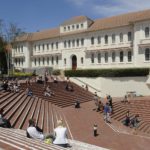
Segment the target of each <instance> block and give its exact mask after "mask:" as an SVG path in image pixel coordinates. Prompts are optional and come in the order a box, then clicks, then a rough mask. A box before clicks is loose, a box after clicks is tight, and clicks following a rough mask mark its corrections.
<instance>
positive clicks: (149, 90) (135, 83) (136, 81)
mask: <svg viewBox="0 0 150 150" xmlns="http://www.w3.org/2000/svg"><path fill="white" fill-rule="evenodd" d="M148 78H149V77H122V78H102V77H98V78H77V79H79V80H82V81H83V82H85V83H87V84H89V85H91V86H92V87H94V88H96V89H98V90H100V91H101V92H98V94H99V96H102V97H105V96H106V94H110V95H111V96H113V97H123V96H124V95H125V94H126V92H127V91H136V93H137V95H143V96H147V95H150V86H148V85H147V84H146V81H147V80H148ZM71 81H73V82H75V83H76V84H78V85H80V86H81V85H84V84H83V83H82V82H80V81H78V80H76V79H75V78H71ZM89 89H90V91H92V92H95V90H92V89H91V88H89Z"/></svg>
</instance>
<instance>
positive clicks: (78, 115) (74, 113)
mask: <svg viewBox="0 0 150 150" xmlns="http://www.w3.org/2000/svg"><path fill="white" fill-rule="evenodd" d="M94 107H95V106H94V103H93V102H87V103H84V104H82V105H81V108H80V109H75V108H73V107H67V108H64V109H63V111H64V114H65V116H66V119H67V121H68V125H69V127H70V131H71V132H72V135H73V138H74V139H75V140H79V141H83V142H86V143H90V144H94V145H97V146H100V147H104V148H108V149H115V150H149V147H150V139H149V138H147V137H143V136H136V135H133V134H130V135H129V134H126V133H120V132H117V131H115V130H113V129H112V128H111V127H110V126H109V125H107V124H106V123H105V122H104V120H103V116H102V114H100V113H98V112H95V111H93V108H94ZM94 124H97V125H98V134H99V135H98V136H97V137H94V136H93V125H94ZM112 125H113V122H112Z"/></svg>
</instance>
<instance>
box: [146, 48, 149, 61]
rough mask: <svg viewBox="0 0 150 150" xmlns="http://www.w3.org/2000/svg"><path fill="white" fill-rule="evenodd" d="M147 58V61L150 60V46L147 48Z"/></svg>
mask: <svg viewBox="0 0 150 150" xmlns="http://www.w3.org/2000/svg"><path fill="white" fill-rule="evenodd" d="M145 60H146V61H149V60H150V49H149V48H146V49H145Z"/></svg>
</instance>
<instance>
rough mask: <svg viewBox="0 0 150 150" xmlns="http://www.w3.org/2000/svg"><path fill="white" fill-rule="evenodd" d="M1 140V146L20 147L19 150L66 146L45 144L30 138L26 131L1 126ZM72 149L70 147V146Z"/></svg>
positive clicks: (60, 149) (47, 149)
mask: <svg viewBox="0 0 150 150" xmlns="http://www.w3.org/2000/svg"><path fill="white" fill-rule="evenodd" d="M0 142H1V146H2V145H3V144H5V145H7V146H5V150H7V148H8V146H9V148H8V149H16V150H17V149H18V150H31V149H34V150H41V149H42V150H64V149H65V148H62V147H59V146H57V145H53V144H51V145H49V144H45V143H44V142H43V141H40V140H35V139H29V138H27V137H26V136H25V132H23V131H21V130H15V129H5V128H0ZM68 149H70V148H68Z"/></svg>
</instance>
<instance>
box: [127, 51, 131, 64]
mask: <svg viewBox="0 0 150 150" xmlns="http://www.w3.org/2000/svg"><path fill="white" fill-rule="evenodd" d="M131 61H132V52H131V51H128V62H131Z"/></svg>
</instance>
